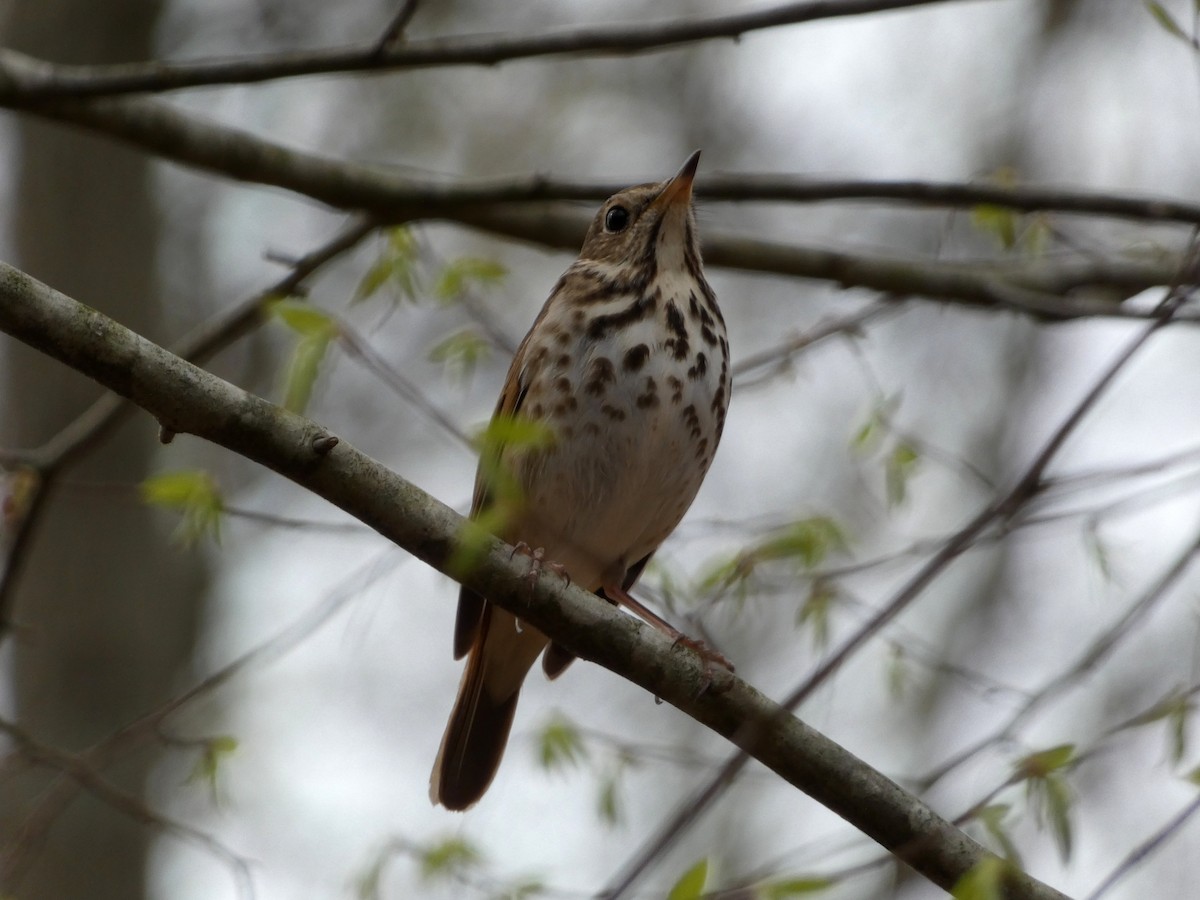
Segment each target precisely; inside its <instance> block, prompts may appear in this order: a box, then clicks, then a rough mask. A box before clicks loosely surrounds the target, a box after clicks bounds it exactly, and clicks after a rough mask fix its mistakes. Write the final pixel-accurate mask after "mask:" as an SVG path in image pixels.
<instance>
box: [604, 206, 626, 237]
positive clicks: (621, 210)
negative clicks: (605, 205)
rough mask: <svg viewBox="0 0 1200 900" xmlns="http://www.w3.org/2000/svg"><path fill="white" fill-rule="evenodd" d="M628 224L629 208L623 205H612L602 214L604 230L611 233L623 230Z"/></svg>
mask: <svg viewBox="0 0 1200 900" xmlns="http://www.w3.org/2000/svg"><path fill="white" fill-rule="evenodd" d="M628 224H629V210H627V209H626V208H625V207H623V206H614V207H613V208H612V209H610V210H609V211H608V212H607V213H605V215H604V230H605V231H608V232H612V233H614V234H615V233H616V232H618V231H624V230H625V227H626V226H627V225H628Z"/></svg>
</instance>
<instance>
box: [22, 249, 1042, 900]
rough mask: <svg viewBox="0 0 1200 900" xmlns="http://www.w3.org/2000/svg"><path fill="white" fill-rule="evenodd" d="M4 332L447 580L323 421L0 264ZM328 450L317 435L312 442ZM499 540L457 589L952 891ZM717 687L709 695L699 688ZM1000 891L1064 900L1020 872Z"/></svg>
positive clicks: (799, 726) (398, 510)
mask: <svg viewBox="0 0 1200 900" xmlns="http://www.w3.org/2000/svg"><path fill="white" fill-rule="evenodd" d="M0 330H3V331H6V332H8V333H9V334H11V335H13V336H14V337H16V338H18V339H19V340H22V341H24V342H25V343H27V344H29V345H30V346H32V347H34V348H35V349H38V350H41V351H42V352H44V353H46V354H47V355H49V356H51V357H53V358H55V359H58V360H59V361H61V362H63V363H65V364H66V365H69V366H71V367H72V368H75V369H77V370H79V371H81V372H83V373H85V374H87V375H89V376H90V377H92V378H94V379H96V380H97V381H99V382H100V383H102V384H104V385H105V386H107V387H109V388H110V389H112V390H114V391H116V392H118V393H120V394H122V395H123V396H126V397H128V398H129V399H131V400H133V401H134V402H135V403H137V404H138V405H139V406H142V407H143V408H144V409H146V410H147V411H148V412H150V413H151V414H152V415H153V416H154V417H155V418H156V419H158V421H159V422H160V423H161V424H162V425H163V426H164V427H166V428H169V429H170V430H171V431H173V432H176V433H180V434H185V433H186V434H194V435H196V436H198V437H202V438H204V439H206V440H209V441H212V442H214V443H217V444H220V445H221V446H224V447H226V448H228V449H230V450H233V451H235V452H237V453H239V454H241V455H243V456H246V457H247V458H249V459H251V460H254V461H255V462H258V463H260V464H262V465H264V466H266V467H268V468H270V469H272V470H274V471H276V472H278V473H280V474H281V475H284V476H285V477H287V478H289V479H291V480H293V481H295V482H296V483H297V484H300V485H301V486H303V487H305V488H307V489H309V490H311V491H313V492H314V493H316V494H318V495H319V496H321V497H323V498H325V499H326V500H328V501H330V502H331V503H333V504H334V505H335V506H338V507H339V508H341V509H343V510H345V511H346V512H348V513H350V514H351V515H353V516H355V517H356V518H358V519H360V520H361V521H363V522H364V523H366V524H367V525H369V526H370V527H372V528H374V529H375V530H376V531H378V532H379V533H380V534H381V535H383V536H384V537H386V538H388V539H389V540H391V541H393V542H394V543H396V544H397V545H399V546H401V547H403V548H404V549H406V550H407V551H409V552H410V553H412V554H413V555H414V556H417V557H418V558H420V559H422V560H424V561H425V562H427V563H429V564H430V565H432V566H434V567H435V568H437V569H439V570H440V571H443V572H445V571H446V570H447V568H448V562H449V560H450V558H451V553H452V551H453V549H454V547H455V545H456V542H457V539H458V535H459V534H460V532H461V529H462V527H463V525H464V520H463V519H462V518H461V517H460V516H458V515H457V514H455V513H454V512H453V511H452V510H450V509H449V508H448V507H446V506H444V505H443V504H441V503H439V502H438V501H437V500H435V499H434V498H433V497H431V496H429V495H428V494H425V493H424V492H423V491H421V490H419V489H418V488H417V487H415V486H414V485H412V484H409V483H408V482H406V481H405V480H404V479H402V478H400V477H399V476H397V475H395V474H394V473H392V472H390V471H388V470H387V469H386V468H384V467H383V466H381V465H380V464H379V463H377V462H375V461H374V460H372V459H370V458H369V457H367V456H365V455H363V454H361V453H359V452H358V451H356V450H354V449H353V448H352V447H350V446H349V445H348V444H346V443H345V442H341V443H337V444H336V446H330V442H329V441H328V440H327V438H328V437H329V435H328V434H327V432H325V431H324V430H323V429H321V428H320V426H318V425H316V424H314V423H312V422H310V421H308V420H306V419H303V418H302V417H300V416H296V415H294V414H291V413H289V412H287V411H285V410H282V409H280V408H278V407H276V406H273V405H272V404H269V403H267V402H266V401H264V400H262V399H260V398H258V397H255V396H253V395H251V394H248V393H246V392H245V391H242V390H241V389H239V388H237V387H235V386H233V385H231V384H229V383H228V382H225V381H222V380H221V379H219V378H217V377H216V376H214V375H211V374H209V373H207V372H205V371H204V370H202V369H199V368H197V367H196V366H194V365H192V364H190V363H187V362H185V361H184V360H182V359H179V358H178V357H176V356H174V355H172V354H171V353H169V352H167V351H166V350H164V349H162V348H161V347H158V346H157V345H155V344H153V343H151V342H150V341H148V340H146V339H145V338H142V337H140V336H139V335H136V334H134V333H133V332H131V331H129V330H128V329H126V328H123V327H122V326H120V325H118V324H117V323H116V322H113V321H112V320H111V319H108V318H107V317H105V316H103V315H101V314H100V313H98V312H96V311H95V310H92V309H89V308H87V307H85V306H83V305H82V304H79V303H77V302H75V301H74V300H71V299H70V298H68V297H66V296H64V295H62V294H60V293H58V292H56V291H54V290H52V289H51V288H49V287H47V286H45V285H43V284H40V283H39V282H37V281H35V280H34V279H32V278H30V277H29V276H27V275H25V274H24V273H22V272H20V271H18V270H16V269H14V268H12V267H10V266H7V265H4V264H0ZM322 439H325V440H322ZM526 569H527V567H526V565H525V563H524V561H523V560H520V559H514V558H513V556H512V553H511V548H508V547H506V546H505V545H504V544H502V543H501V542H499V541H497V540H491V541H490V542H488V544H487V552H486V554H485V555H484V557H483V559H482V561H481V562H480V563H479V565H477V566H476V567H475V568H474V569H472V570H471V571H470V572H467V573H465V574H460V576H459V577H461V580H462V582H463V583H464V584H466V585H468V586H469V587H471V588H472V589H474V590H476V591H478V592H480V593H482V594H484V595H486V596H488V597H489V598H491V599H492V600H493V601H494V602H496V603H497V604H499V605H500V606H501V607H502V608H504V609H507V610H509V611H510V612H512V613H514V614H515V615H517V616H519V617H520V618H522V619H524V620H526V621H528V622H530V623H531V624H533V625H534V626H536V627H537V628H539V629H541V630H543V631H544V632H545V633H546V634H547V635H549V636H550V637H551V638H552V639H553V640H555V641H558V642H561V643H562V644H563V646H565V647H567V648H568V649H570V650H571V651H572V652H574V653H576V654H577V655H579V656H581V657H583V658H585V659H589V660H592V661H595V662H598V663H599V664H601V665H603V666H604V667H605V668H608V669H610V670H611V671H613V672H616V673H617V674H619V675H621V676H622V677H625V678H627V679H629V680H630V681H632V682H633V683H635V684H638V685H640V686H641V687H643V688H645V689H646V690H647V691H649V692H651V693H653V694H654V696H657V697H661V698H662V699H664V700H666V701H667V702H669V703H671V704H672V705H673V706H675V707H677V708H678V709H680V710H682V711H684V712H685V713H687V714H688V715H690V716H692V717H693V718H695V719H696V720H697V721H699V722H701V723H702V724H704V725H706V726H708V727H709V728H712V729H713V730H714V731H716V732H717V733H719V734H721V735H723V736H725V737H726V738H728V739H729V740H730V741H732V742H733V743H734V744H736V745H737V746H739V747H741V748H743V749H744V750H746V751H747V752H749V753H751V754H753V755H754V757H755V758H756V759H758V760H759V761H761V762H762V763H763V764H764V765H766V766H767V767H768V768H770V769H772V770H773V771H775V772H776V773H777V774H779V775H780V776H781V777H782V778H784V779H785V780H786V781H788V782H789V783H790V784H792V785H794V786H796V787H798V788H800V789H801V790H802V791H804V792H805V793H807V794H809V796H811V797H813V798H814V799H816V800H817V801H818V802H820V803H822V804H824V805H825V806H827V807H828V808H829V809H831V810H833V811H834V812H836V813H837V814H839V815H841V816H843V817H844V818H846V819H847V820H848V821H849V822H851V823H853V824H854V825H855V826H856V827H858V828H860V829H861V830H862V831H863V832H864V833H866V834H867V835H869V836H870V837H872V838H873V839H875V840H876V841H878V842H879V843H881V844H882V845H883V846H885V847H887V848H888V849H889V850H891V851H892V852H893V853H895V854H896V855H897V856H898V857H899V858H901V859H903V860H904V861H905V862H907V863H908V864H909V865H911V866H913V868H915V869H916V870H917V871H919V872H921V873H922V874H923V875H925V877H927V878H929V879H930V880H931V881H933V882H934V883H935V884H937V885H939V886H941V887H943V888H947V889H948V888H950V887H951V886H953V884H954V883H955V882H956V881H957V880H958V879H959V878H960V877H962V875H963V874H964V873H965V872H967V871H969V870H970V869H971V868H972V867H973V866H974V865H976V864H977V863H978V862H979V861H980V860H982V859H984V858H985V857H986V856H988V853H987V851H986V850H984V848H983V847H981V846H980V845H979V844H977V843H976V842H975V841H973V840H971V839H970V838H969V837H967V836H966V835H965V834H963V833H962V832H961V831H959V830H958V829H957V828H955V827H954V826H952V825H951V824H950V823H948V822H947V821H946V820H945V819H943V818H941V817H940V816H938V815H937V814H936V813H935V812H933V810H931V809H930V808H929V807H927V806H926V805H925V804H924V803H923V802H921V801H920V800H919V799H917V798H916V797H913V796H911V795H909V794H907V793H906V792H904V791H903V790H902V789H901V788H899V787H898V786H897V785H896V784H894V783H893V782H891V781H890V780H889V779H887V778H886V777H884V776H883V775H881V774H880V773H879V772H877V771H875V770H874V769H872V768H870V767H869V766H867V765H866V764H864V763H863V762H861V761H860V760H858V759H856V758H855V757H854V756H852V755H851V754H849V753H847V752H846V751H845V750H843V749H842V748H841V747H839V746H838V745H837V744H835V743H833V742H832V741H830V740H829V739H827V738H825V737H824V736H823V735H821V734H820V733H818V732H816V731H814V730H813V729H811V728H809V727H808V726H807V725H805V724H804V723H803V722H801V721H800V720H799V719H797V718H795V717H794V716H792V715H790V714H788V713H786V712H785V711H784V710H782V709H781V708H780V707H779V706H778V705H777V704H775V703H774V702H772V701H771V700H770V699H769V698H767V697H765V696H764V695H762V694H761V693H759V692H758V691H757V690H755V689H754V688H753V687H751V686H750V685H749V684H747V683H746V682H744V681H742V680H741V679H739V678H737V677H736V676H734V675H733V674H732V673H727V672H724V671H719V672H716V673H709V672H707V671H706V667H705V665H704V664H703V662H702V661H701V660H700V659H699V658H698V657H697V656H696V654H694V653H692V652H691V651H689V650H688V649H687V648H685V647H681V646H676V645H674V644H673V643H672V642H671V641H670V639H669V638H667V637H665V636H664V635H661V634H659V633H658V632H656V631H655V630H654V629H652V628H648V627H646V626H645V625H643V624H642V623H640V622H638V621H636V620H634V619H632V618H631V617H629V616H626V615H624V614H622V613H620V612H619V611H617V610H615V609H613V608H612V607H610V606H609V605H608V604H605V603H601V602H598V601H597V600H596V598H595V597H594V596H593V595H592V594H589V593H588V592H587V591H584V590H583V589H581V588H579V587H577V586H573V585H567V584H563V582H562V580H561V579H560V578H559V577H558V576H556V575H554V574H553V573H549V572H544V573H543V574H542V575H541V577H540V578H539V579H538V581H537V583H536V585H535V587H534V588H533V589H532V590H531V589H529V588H528V587H527V582H526V579H525V576H526V575H527V571H526ZM710 678H711V686H709V687H708V688H707V689H703V687H704V686H705V685H706V684H708V682H709V680H710ZM1011 885H1012V889H1011V892H1010V894H1009V896H1011V897H1014V898H1017V897H1020V898H1026V897H1029V898H1059V900H1061V898H1062V896H1063V895H1061V894H1060V893H1058V892H1057V891H1055V890H1053V889H1052V888H1049V887H1047V886H1046V885H1044V884H1041V883H1040V882H1038V881H1036V880H1035V879H1033V878H1031V877H1029V876H1028V875H1026V874H1024V873H1021V872H1015V871H1014V873H1013V876H1012V882H1011Z"/></svg>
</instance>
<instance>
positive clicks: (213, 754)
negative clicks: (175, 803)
mask: <svg viewBox="0 0 1200 900" xmlns="http://www.w3.org/2000/svg"><path fill="white" fill-rule="evenodd" d="M237 746H238V742H237V738H234V737H231V736H230V735H227V734H225V735H221V736H219V737H215V738H210V739H209V740H206V741H205V742H204V744H203V747H202V748H201V751H200V757H199V758H198V759H197V760H196V764H195V765H194V766H193V767H192V771H191V774H189V775H188V777H187V783H188V784H193V783H195V782H203V783H204V784H205V785H207V786H208V789H209V792H210V793H211V795H212V798H213V802H214V803H215V802H218V801H219V799H220V797H219V791H218V787H217V775H218V773H219V771H220V768H221V763H222V762H223V761H224V760H225V759H226V758H227V757H228V756H230V755H231V754H232V753H233V752H234V751H235V750H237Z"/></svg>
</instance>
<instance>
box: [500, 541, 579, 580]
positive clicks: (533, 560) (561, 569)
mask: <svg viewBox="0 0 1200 900" xmlns="http://www.w3.org/2000/svg"><path fill="white" fill-rule="evenodd" d="M518 553H520V554H521V555H522V556H528V557H529V572H528V573H527V574H526V575H525V580H526V581H528V582H529V589H530V590H531V591H532V590H533V586H534V585H535V584H537V580H538V576H539V575H541V574H542V569H543V568H545V569H549V570H550V571H551V572H553V573H554V574H555V575H561V576H562V579H563V580H564V581H565V582H566V583H567V584H570V583H571V576H570V575H569V574H567V568H566V566H564V565H563V564H562V563H556V562H553V561H551V560H548V559H546V548H544V547H536V548H534V547H530V546H529V545H528V544H527V543H525V542H524V541H517V542H516V543H515V544H513V551H512V553H510V554H509V556H508V558H509V559H512V558H513V557H514V556H516V555H517V554H518Z"/></svg>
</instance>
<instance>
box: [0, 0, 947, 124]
mask: <svg viewBox="0 0 1200 900" xmlns="http://www.w3.org/2000/svg"><path fill="white" fill-rule="evenodd" d="M946 2H960V3H961V2H963V0H802V2H799V3H786V4H783V5H781V6H774V7H769V8H767V9H760V10H753V11H750V12H744V13H733V14H730V15H724V16H713V17H711V18H707V19H697V20H695V21H691V22H680V21H676V20H672V21H665V22H643V23H636V24H632V25H622V26H617V27H612V28H580V29H570V30H563V31H556V32H549V33H546V34H537V35H529V36H520V37H496V36H494V35H479V36H472V37H457V38H433V39H428V40H423V41H408V42H406V43H404V44H403V45H401V46H399V47H396V48H395V49H391V50H389V51H385V52H380V44H379V42H378V41H372V42H371V43H369V44H366V45H365V46H360V47H346V48H338V49H333V50H318V51H309V52H295V53H284V54H277V55H272V56H266V57H260V58H257V59H237V58H234V59H216V60H201V61H197V62H191V63H185V62H181V63H166V62H159V61H156V62H149V63H126V64H122V65H108V66H59V65H51V64H49V63H44V64H42V65H40V66H38V67H37V68H36V69H33V70H29V69H20V70H17V71H12V70H9V69H8V67H7V66H5V65H4V64H3V62H0V103H4V102H7V101H8V100H15V99H22V100H33V99H39V98H49V97H59V98H61V97H86V96H98V95H103V94H123V93H144V92H150V91H155V92H161V91H169V90H179V89H180V88H189V87H199V86H202V85H216V84H253V83H257V82H263V81H272V80H276V79H280V78H295V77H297V76H302V75H320V74H329V73H334V72H340V73H348V72H363V71H375V72H396V71H400V70H407V69H422V68H431V67H434V66H468V65H469V66H494V65H497V64H498V63H502V62H507V61H510V60H516V59H532V58H536V57H546V56H564V55H566V56H629V55H632V54H634V53H645V52H649V51H661V50H666V49H669V48H672V47H678V46H681V45H683V44H692V43H696V42H697V41H706V40H713V39H717V38H726V39H737V38H740V37H741V36H742V35H744V34H748V33H750V32H753V31H761V30H764V29H768V28H778V27H780V26H783V25H798V24H800V23H803V22H813V21H817V20H820V19H832V18H839V17H846V16H861V15H867V14H869V13H877V12H888V11H891V10H898V9H906V8H910V7H917V6H930V5H933V4H942V3H946ZM398 18H399V17H398ZM402 27H403V22H401V28H402ZM393 28H394V26H393V27H390V28H389V29H388V30H387V35H389V36H390V34H391V32H392V30H393Z"/></svg>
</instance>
